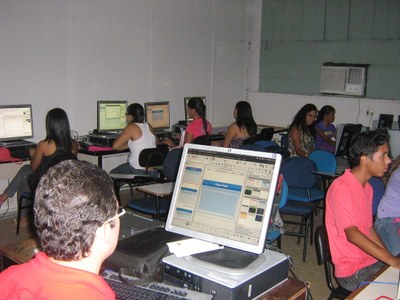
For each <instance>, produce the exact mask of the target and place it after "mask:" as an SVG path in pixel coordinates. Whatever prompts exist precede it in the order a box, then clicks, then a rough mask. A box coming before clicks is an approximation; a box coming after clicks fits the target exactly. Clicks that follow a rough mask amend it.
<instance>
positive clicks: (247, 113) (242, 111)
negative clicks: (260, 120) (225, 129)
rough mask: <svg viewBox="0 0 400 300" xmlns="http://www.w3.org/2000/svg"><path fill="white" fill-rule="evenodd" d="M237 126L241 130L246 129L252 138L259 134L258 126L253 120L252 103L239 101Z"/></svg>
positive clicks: (237, 104)
mask: <svg viewBox="0 0 400 300" xmlns="http://www.w3.org/2000/svg"><path fill="white" fill-rule="evenodd" d="M235 108H236V125H237V126H238V127H239V128H241V129H242V128H243V127H244V128H246V131H247V133H248V134H249V136H250V137H255V136H256V134H257V124H256V122H255V121H254V118H253V112H252V110H251V106H250V103H248V102H246V101H239V102H238V103H236V106H235Z"/></svg>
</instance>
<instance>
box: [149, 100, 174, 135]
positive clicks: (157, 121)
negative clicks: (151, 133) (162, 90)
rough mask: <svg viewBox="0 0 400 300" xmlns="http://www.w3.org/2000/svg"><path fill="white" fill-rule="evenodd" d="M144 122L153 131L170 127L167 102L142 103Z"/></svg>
mask: <svg viewBox="0 0 400 300" xmlns="http://www.w3.org/2000/svg"><path fill="white" fill-rule="evenodd" d="M144 110H145V118H146V122H147V123H149V124H150V125H151V126H152V127H153V128H154V130H155V131H159V130H169V129H170V113H169V102H168V101H163V102H147V103H145V104H144Z"/></svg>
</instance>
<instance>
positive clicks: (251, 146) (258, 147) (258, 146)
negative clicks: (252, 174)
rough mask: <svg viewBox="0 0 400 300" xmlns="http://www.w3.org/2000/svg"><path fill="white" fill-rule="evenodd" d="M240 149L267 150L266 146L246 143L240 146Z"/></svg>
mask: <svg viewBox="0 0 400 300" xmlns="http://www.w3.org/2000/svg"><path fill="white" fill-rule="evenodd" d="M240 149H243V150H251V151H259V152H265V147H263V146H261V145H257V144H244V145H242V146H240Z"/></svg>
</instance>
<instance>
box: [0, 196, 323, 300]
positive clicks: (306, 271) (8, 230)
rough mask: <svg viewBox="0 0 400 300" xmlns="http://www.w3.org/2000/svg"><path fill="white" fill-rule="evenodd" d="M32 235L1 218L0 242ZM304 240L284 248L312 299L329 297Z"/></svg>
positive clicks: (286, 242) (287, 240)
mask: <svg viewBox="0 0 400 300" xmlns="http://www.w3.org/2000/svg"><path fill="white" fill-rule="evenodd" d="M125 194H126V195H128V194H129V193H128V192H127V191H126V193H125ZM122 195H123V197H122V198H123V199H122V204H123V205H125V204H126V202H127V200H128V199H127V198H128V197H127V196H124V191H123V192H122ZM314 222H315V224H314V227H317V226H318V224H320V223H321V217H320V216H316V217H315V220H314ZM30 236H32V233H31V232H30V230H29V228H27V227H23V228H21V232H20V235H19V236H16V235H15V222H14V221H13V218H6V219H4V218H1V219H0V244H3V245H6V244H10V243H12V242H15V241H19V240H23V239H27V238H29V237H30ZM302 242H303V241H301V242H300V245H298V244H297V237H293V236H283V237H282V250H283V251H284V252H285V253H286V254H288V255H289V256H290V257H291V258H292V260H293V263H294V269H296V270H297V271H298V272H299V273H300V274H301V276H302V277H303V278H304V280H305V281H306V282H308V283H309V284H310V287H311V295H312V299H317V300H319V299H327V298H328V295H329V290H328V288H327V286H326V283H325V275H324V269H323V266H319V265H318V264H317V259H316V254H315V246H314V245H312V246H308V250H307V260H306V262H305V263H303V262H302V253H303V246H302ZM292 269H293V268H292Z"/></svg>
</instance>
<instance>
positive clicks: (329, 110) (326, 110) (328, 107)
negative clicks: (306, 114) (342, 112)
mask: <svg viewBox="0 0 400 300" xmlns="http://www.w3.org/2000/svg"><path fill="white" fill-rule="evenodd" d="M335 112H336V110H335V108H334V107H333V106H331V105H324V106H322V108H321V110H320V111H319V112H318V118H317V121H316V123H319V122H321V121H322V120H323V118H324V116H326V115H329V114H330V113H335Z"/></svg>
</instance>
